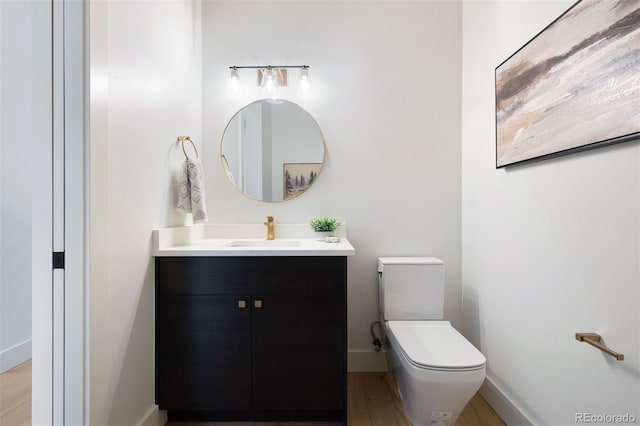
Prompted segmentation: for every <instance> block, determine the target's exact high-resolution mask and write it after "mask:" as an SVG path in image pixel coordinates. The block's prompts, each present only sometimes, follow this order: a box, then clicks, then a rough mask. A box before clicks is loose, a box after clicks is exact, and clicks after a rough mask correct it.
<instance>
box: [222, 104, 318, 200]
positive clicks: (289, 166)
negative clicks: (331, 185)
mask: <svg viewBox="0 0 640 426" xmlns="http://www.w3.org/2000/svg"><path fill="white" fill-rule="evenodd" d="M220 157H221V159H222V166H223V168H224V170H225V172H226V174H227V177H228V178H229V180H230V181H231V183H233V184H234V185H235V187H236V188H238V190H240V192H242V193H243V194H245V195H247V196H249V197H251V198H253V199H256V200H259V201H266V202H276V201H285V200H290V199H292V198H295V197H297V196H298V195H300V194H302V193H303V192H305V191H306V190H307V189H309V187H311V185H313V183H314V182H315V181H316V179H317V178H318V175H319V174H320V170H321V169H322V164H323V162H324V139H323V137H322V132H321V131H320V127H318V124H317V123H316V121H315V120H314V119H313V117H312V116H311V114H309V113H308V112H307V111H305V110H304V109H302V108H300V107H299V106H298V105H296V104H294V103H293V102H289V101H284V100H278V101H277V102H274V101H272V100H261V101H257V102H253V103H251V104H249V105H247V106H246V107H244V108H242V109H241V110H240V111H238V112H237V113H236V115H234V116H233V117H232V118H231V121H229V124H227V127H226V129H225V130H224V134H223V136H222V143H221V145H220Z"/></svg>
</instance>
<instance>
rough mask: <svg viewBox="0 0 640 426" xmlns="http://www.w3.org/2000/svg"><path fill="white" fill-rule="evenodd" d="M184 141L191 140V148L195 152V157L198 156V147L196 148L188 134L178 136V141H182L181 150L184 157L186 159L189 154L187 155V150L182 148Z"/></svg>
mask: <svg viewBox="0 0 640 426" xmlns="http://www.w3.org/2000/svg"><path fill="white" fill-rule="evenodd" d="M184 141H189V142H191V146H192V147H193V150H194V151H195V152H196V158H200V155H199V154H198V148H196V144H195V143H193V141H192V140H191V137H190V136H178V142H180V143H182V152H184V157H185V158H186V159H187V160H188V159H189V156H188V155H187V151H186V150H185V149H184Z"/></svg>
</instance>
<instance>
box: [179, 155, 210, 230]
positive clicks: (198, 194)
mask: <svg viewBox="0 0 640 426" xmlns="http://www.w3.org/2000/svg"><path fill="white" fill-rule="evenodd" d="M177 208H178V211H180V212H184V213H191V214H192V215H193V223H200V222H206V221H207V220H209V219H208V216H207V206H206V203H205V199H204V170H203V169H202V163H201V162H200V160H198V159H197V158H187V160H186V161H185V162H184V165H183V167H182V173H181V174H180V180H179V188H178V207H177Z"/></svg>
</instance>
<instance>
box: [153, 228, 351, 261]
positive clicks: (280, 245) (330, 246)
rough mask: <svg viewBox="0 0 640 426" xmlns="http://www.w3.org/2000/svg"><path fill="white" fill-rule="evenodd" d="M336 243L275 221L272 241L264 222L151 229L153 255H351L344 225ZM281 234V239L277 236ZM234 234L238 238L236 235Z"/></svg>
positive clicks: (303, 229) (308, 230) (302, 229)
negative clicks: (268, 238) (269, 238)
mask: <svg viewBox="0 0 640 426" xmlns="http://www.w3.org/2000/svg"><path fill="white" fill-rule="evenodd" d="M341 228H343V229H341V230H340V231H339V232H336V233H335V235H336V237H338V238H339V239H340V241H339V242H332V243H328V242H324V241H323V240H321V239H319V238H316V237H315V235H314V233H313V232H312V231H311V230H310V229H309V226H308V225H300V224H280V225H278V224H276V227H275V235H276V238H275V240H272V241H267V240H266V239H265V237H264V236H263V234H266V228H265V227H264V225H254V224H248V225H235V224H234V225H224V224H210V225H196V226H188V227H178V228H164V229H155V230H153V255H154V256H158V257H174V256H180V257H184V256H192V257H201V256H352V255H354V254H355V249H354V248H353V246H352V245H351V243H349V241H348V240H347V238H346V226H345V225H343V226H341ZM279 235H281V236H282V238H278V236H279ZM236 236H237V238H235V237H236Z"/></svg>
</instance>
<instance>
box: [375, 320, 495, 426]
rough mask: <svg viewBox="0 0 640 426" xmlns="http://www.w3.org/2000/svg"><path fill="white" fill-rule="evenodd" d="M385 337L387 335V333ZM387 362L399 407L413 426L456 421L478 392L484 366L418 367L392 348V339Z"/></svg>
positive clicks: (444, 425) (446, 424) (436, 425)
mask: <svg viewBox="0 0 640 426" xmlns="http://www.w3.org/2000/svg"><path fill="white" fill-rule="evenodd" d="M386 331H387V335H388V336H389V334H391V333H389V330H386ZM389 337H390V339H389V340H390V344H389V347H388V348H387V361H388V364H389V369H390V370H391V372H392V375H393V378H394V383H395V384H396V387H397V390H398V393H399V395H400V399H401V400H402V404H403V406H404V408H405V411H406V412H407V415H408V416H409V419H410V420H411V422H412V423H413V424H414V425H415V426H454V425H455V422H456V419H457V418H458V416H459V415H460V413H461V412H462V410H463V409H464V407H465V406H466V405H467V403H468V402H469V401H470V400H471V398H472V397H473V396H474V395H475V394H476V392H477V391H478V390H479V389H480V386H481V385H482V382H483V380H484V377H485V367H482V368H480V369H477V370H468V371H439V370H428V369H425V368H418V367H416V366H415V365H413V364H411V363H410V362H409V360H408V359H406V357H405V356H404V354H403V353H402V351H400V350H396V349H395V348H394V346H395V345H397V342H394V339H393V337H392V336H389Z"/></svg>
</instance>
